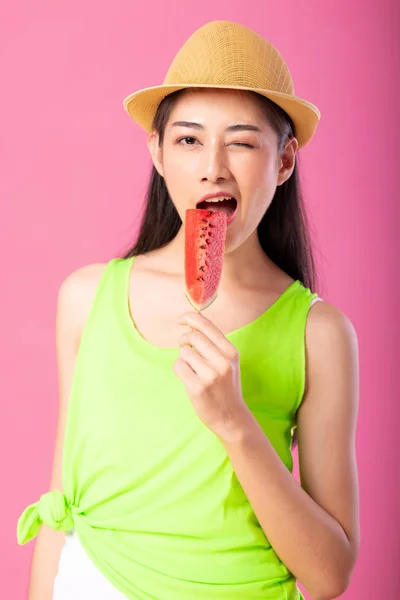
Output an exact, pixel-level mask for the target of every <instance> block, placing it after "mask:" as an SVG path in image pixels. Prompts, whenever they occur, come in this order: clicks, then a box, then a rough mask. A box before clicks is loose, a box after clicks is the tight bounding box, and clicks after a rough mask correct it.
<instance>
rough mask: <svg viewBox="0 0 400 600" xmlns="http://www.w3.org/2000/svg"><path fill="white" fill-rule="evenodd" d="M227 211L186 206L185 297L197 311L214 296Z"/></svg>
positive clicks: (220, 269)
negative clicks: (187, 207)
mask: <svg viewBox="0 0 400 600" xmlns="http://www.w3.org/2000/svg"><path fill="white" fill-rule="evenodd" d="M227 220H228V218H227V215H226V213H224V212H215V211H212V210H208V209H201V208H189V209H188V210H187V211H186V215H185V278H186V297H187V299H188V300H189V302H190V303H191V305H192V306H193V308H194V309H195V310H197V311H201V310H204V309H205V308H207V306H210V304H211V303H212V302H214V300H215V299H216V297H217V292H218V285H219V282H220V280H221V274H222V265H223V261H224V252H225V238H226V231H227Z"/></svg>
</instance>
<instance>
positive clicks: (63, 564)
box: [53, 531, 126, 600]
mask: <svg viewBox="0 0 400 600" xmlns="http://www.w3.org/2000/svg"><path fill="white" fill-rule="evenodd" d="M53 600H126V596H124V595H123V594H122V593H121V592H120V591H119V590H117V589H116V588H115V587H114V586H113V584H112V583H111V582H110V581H108V579H107V578H106V577H104V575H103V574H102V573H101V572H100V571H99V570H98V568H97V567H96V565H95V564H94V563H93V562H92V560H91V559H90V558H89V556H88V555H87V554H86V551H85V550H84V548H83V546H82V544H81V543H80V541H79V538H78V536H77V534H76V533H75V532H74V531H72V532H69V533H67V534H66V535H65V543H64V546H63V548H62V550H61V555H60V562H59V565H58V573H57V575H56V578H55V580H54V589H53Z"/></svg>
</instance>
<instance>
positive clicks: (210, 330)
mask: <svg viewBox="0 0 400 600" xmlns="http://www.w3.org/2000/svg"><path fill="white" fill-rule="evenodd" d="M179 324H181V325H188V326H189V327H192V328H193V329H196V330H198V331H200V332H201V333H203V334H204V335H205V336H206V337H207V338H208V339H209V340H210V341H211V342H212V343H213V344H214V345H215V346H216V347H217V348H219V350H220V351H221V352H222V353H223V354H224V355H225V356H226V357H227V358H228V359H229V360H235V359H236V358H238V352H237V349H236V348H235V346H234V345H233V344H231V342H230V341H229V340H227V339H226V337H225V335H224V334H223V333H222V331H221V330H220V329H218V327H217V326H216V325H214V323H212V322H211V321H210V320H209V319H207V317H205V316H204V315H202V314H201V313H195V312H187V313H185V314H183V315H182V317H181V318H180V319H179Z"/></svg>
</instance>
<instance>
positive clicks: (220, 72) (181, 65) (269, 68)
mask: <svg viewBox="0 0 400 600" xmlns="http://www.w3.org/2000/svg"><path fill="white" fill-rule="evenodd" d="M193 87H198V88H221V89H232V90H250V91H253V92H257V93H258V94H261V95H262V96H265V97H266V98H269V99H270V100H272V101H273V102H275V104H277V105H278V106H280V107H281V108H282V109H283V110H284V111H285V112H286V113H287V114H288V115H289V116H290V117H291V118H292V120H293V123H294V125H295V135H296V138H297V140H298V142H299V147H302V146H304V145H305V144H307V142H308V141H309V140H310V139H311V138H312V136H313V134H314V132H315V129H316V127H317V125H318V121H319V120H320V117H321V115H320V112H319V110H318V108H317V107H316V106H314V105H313V104H311V102H308V101H307V100H303V99H302V98H298V97H297V96H295V94H294V87H293V81H292V77H291V75H290V72H289V69H288V67H287V65H286V63H285V61H284V60H283V58H282V56H281V55H280V54H279V52H278V51H277V50H276V48H275V47H274V46H273V45H272V44H270V43H269V42H268V41H267V40H265V39H264V38H263V37H261V35H259V34H258V33H256V32H255V31H252V30H251V29H249V28H248V27H245V26H244V25H240V24H239V23H234V22H232V21H211V22H210V23H207V24H206V25H203V26H202V27H200V29H198V30H197V31H195V32H194V33H193V34H192V35H191V36H190V38H189V39H188V40H187V41H186V42H185V44H184V45H183V46H182V48H181V49H180V50H179V52H178V53H177V55H176V56H175V58H174V60H173V61H172V63H171V66H170V67H169V69H168V72H167V74H166V76H165V79H164V83H163V85H156V86H152V87H148V88H145V89H142V90H138V91H136V92H134V93H133V94H130V95H129V96H128V97H127V98H125V100H124V107H125V110H126V111H127V112H128V113H129V114H130V116H131V117H132V119H134V120H135V121H136V122H137V123H138V124H139V125H140V126H141V127H143V128H144V129H145V130H146V131H147V132H150V131H151V127H152V123H153V118H154V116H155V114H156V111H157V108H158V106H159V104H160V102H161V101H162V100H163V98H165V97H166V96H168V94H171V93H172V92H176V91H177V90H181V89H185V88H193Z"/></svg>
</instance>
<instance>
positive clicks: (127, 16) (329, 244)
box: [0, 0, 400, 600]
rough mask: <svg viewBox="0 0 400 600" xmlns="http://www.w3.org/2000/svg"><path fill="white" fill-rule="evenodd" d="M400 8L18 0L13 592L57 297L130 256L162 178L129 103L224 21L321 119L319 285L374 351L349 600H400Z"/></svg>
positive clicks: (22, 562)
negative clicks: (399, 245)
mask: <svg viewBox="0 0 400 600" xmlns="http://www.w3.org/2000/svg"><path fill="white" fill-rule="evenodd" d="M395 5H396V2H395V1H393V2H390V1H389V0H380V1H379V2H367V1H365V0H364V1H363V2H361V1H355V0H353V1H352V2H349V0H336V1H335V2H320V1H317V0H286V1H285V2H281V1H278V0H270V1H268V2H261V0H246V2H237V1H236V0H229V2H228V1H226V2H225V1H222V0H217V1H216V0H203V2H201V3H197V6H196V8H190V9H189V6H190V5H189V4H188V2H187V0H179V1H177V0H176V1H174V2H172V3H167V4H166V3H164V2H161V0H160V1H159V2H154V1H153V2H144V3H135V2H128V1H127V0H117V1H114V2H112V3H104V4H101V3H99V2H93V1H92V0H86V1H84V2H82V0H79V1H77V0H69V1H68V2H67V1H66V0H61V1H59V2H49V1H45V0H36V1H35V2H28V1H26V0H25V1H24V2H6V3H3V6H2V8H1V9H0V10H1V14H0V23H1V25H0V26H1V28H2V31H0V52H1V55H0V59H1V73H2V75H1V89H2V93H1V95H0V103H1V113H0V114H1V116H2V117H4V118H3V119H2V126H1V130H0V152H1V186H2V191H1V208H2V211H1V218H0V234H1V248H0V256H1V262H2V281H3V284H2V286H1V296H0V297H1V308H2V310H1V313H0V321H1V322H0V325H1V332H2V334H1V356H0V358H1V378H0V386H1V389H0V398H1V421H0V422H1V435H0V461H1V465H0V466H1V483H2V489H3V492H2V493H1V499H0V503H1V515H2V526H1V534H0V536H1V547H0V565H1V567H0V569H1V573H0V582H1V583H0V586H1V588H2V589H1V592H0V596H1V597H2V598H7V600H23V599H25V598H27V584H28V576H29V565H30V560H31V553H32V550H33V543H30V544H29V545H27V546H25V547H23V548H20V547H18V546H17V544H16V536H15V527H16V521H17V517H18V515H19V514H20V512H21V511H22V510H23V508H24V507H25V506H26V505H27V504H28V503H30V502H33V501H35V500H36V499H38V498H39V495H40V494H41V493H43V492H44V491H45V490H46V488H47V486H48V483H49V475H50V468H51V459H52V451H53V443H54V436H55V426H56V417H57V383H56V363H55V349H54V321H55V309H56V298H57V291H58V287H59V285H60V283H61V281H62V280H63V279H64V278H65V277H66V275H67V274H69V273H70V272H71V271H72V270H74V269H76V268H77V267H79V266H81V265H84V264H87V263H90V262H97V261H105V260H108V259H109V258H111V257H112V256H114V255H118V254H119V253H120V252H122V251H123V250H124V249H125V247H126V245H127V244H128V242H129V240H130V239H131V238H132V236H133V232H134V227H135V218H136V216H137V215H138V211H139V206H140V203H141V201H142V198H143V194H144V190H145V186H146V181H147V177H148V174H149V171H150V162H149V158H148V155H147V150H146V148H145V145H144V142H145V134H144V132H142V131H141V130H140V128H139V127H138V126H136V125H135V124H134V123H133V122H132V121H131V120H130V119H129V117H128V116H127V114H126V113H125V112H124V110H123V108H122V99H123V98H124V97H125V96H126V95H128V93H130V92H131V91H133V90H134V89H136V88H139V87H145V86H150V85H154V84H157V83H161V81H162V79H163V77H164V74H165V72H166V70H167V68H168V65H169V62H170V60H171V59H172V57H173V56H174V54H175V53H176V52H177V50H178V49H179V48H180V46H181V45H182V43H183V42H184V41H185V39H186V38H187V37H188V36H189V35H190V34H191V33H192V32H193V31H194V30H195V29H197V28H198V27H200V26H201V25H202V24H204V23H205V22H207V21H210V20H214V19H230V20H235V21H239V22H241V23H243V24H244V25H247V26H249V27H252V28H253V29H255V30H257V31H258V32H259V33H261V34H262V35H264V36H265V37H267V38H269V39H270V41H271V42H272V43H274V44H275V45H276V46H277V47H278V48H279V49H280V51H281V53H282V54H283V56H284V57H285V59H286V60H287V62H288V64H289V66H290V69H291V71H292V73H293V77H294V81H295V86H296V92H297V93H298V94H299V95H300V96H301V95H303V96H304V97H306V98H309V99H310V100H312V101H314V102H315V103H316V104H317V106H319V107H320V109H321V112H322V115H323V120H322V122H321V124H320V127H319V131H318V134H317V136H316V138H315V140H313V141H312V143H311V145H310V146H309V147H306V148H305V149H304V150H303V151H302V153H301V154H302V158H303V160H302V167H303V182H304V190H305V193H306V199H307V202H308V205H309V208H310V211H311V213H312V216H313V221H314V224H315V228H316V230H317V233H318V246H319V248H320V253H321V259H320V261H319V262H320V266H321V269H322V272H323V281H324V286H323V287H322V288H321V289H320V290H319V291H320V293H321V294H322V296H323V297H324V298H325V299H327V300H329V301H330V302H332V303H334V304H336V305H337V306H338V307H340V308H341V309H342V310H343V311H344V312H345V313H346V314H347V315H348V316H349V317H350V318H351V320H352V321H353V323H354V324H355V326H356V329H357V332H358V336H359V343H360V358H361V404H360V419H359V427H358V442H357V446H358V463H359V473H360V488H361V525H362V550H361V555H360V558H359V561H358V564H357V567H356V570H355V574H354V578H353V581H352V584H351V586H350V588H349V590H348V591H347V592H346V593H345V595H344V597H345V598H346V599H348V600H359V599H361V598H363V599H366V600H368V599H374V600H375V599H378V598H379V599H381V598H382V599H383V598H385V600H389V599H392V598H393V599H394V598H397V597H398V586H399V574H398V572H399V538H398V536H397V537H396V526H397V524H398V519H397V511H396V508H397V507H398V506H400V498H399V483H398V479H397V478H396V473H398V462H397V461H398V452H397V444H396V442H397V440H398V436H399V434H398V432H397V431H396V429H397V423H396V422H397V419H398V415H399V411H398V408H397V406H395V397H394V391H395V383H394V378H393V377H392V375H393V372H394V368H395V364H394V343H395V333H396V331H395V330H396V327H397V333H398V323H397V322H396V321H395V315H396V311H395V296H394V293H395V291H396V290H395V289H394V288H395V284H394V277H395V275H394V273H395V260H394V255H395V250H396V237H395V230H396V228H397V223H396V216H398V209H397V198H395V191H396V188H395V172H396V171H397V170H398V159H397V156H396V154H395V150H397V148H398V139H397V138H396V135H395V134H396V130H397V132H398V124H399V120H398V92H399V89H398V88H399V86H398V80H397V81H396V77H395V73H398V72H399V68H400V65H399V55H400V53H399V42H398V40H399V25H398V24H399V10H398V9H397V8H396V7H395ZM396 27H397V31H396ZM396 183H397V181H396ZM395 204H396V206H395ZM396 308H397V307H396ZM397 529H398V526H397Z"/></svg>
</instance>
